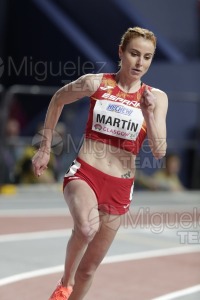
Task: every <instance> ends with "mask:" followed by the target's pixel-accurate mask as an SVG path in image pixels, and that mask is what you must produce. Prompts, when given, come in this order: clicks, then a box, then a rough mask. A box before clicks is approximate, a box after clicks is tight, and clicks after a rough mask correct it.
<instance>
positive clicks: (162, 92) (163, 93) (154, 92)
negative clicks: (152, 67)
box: [151, 87, 167, 98]
mask: <svg viewBox="0 0 200 300" xmlns="http://www.w3.org/2000/svg"><path fill="white" fill-rule="evenodd" d="M151 91H152V93H153V94H155V95H156V96H161V97H164V98H167V94H166V93H165V92H164V91H162V90H160V89H158V88H155V87H151Z"/></svg>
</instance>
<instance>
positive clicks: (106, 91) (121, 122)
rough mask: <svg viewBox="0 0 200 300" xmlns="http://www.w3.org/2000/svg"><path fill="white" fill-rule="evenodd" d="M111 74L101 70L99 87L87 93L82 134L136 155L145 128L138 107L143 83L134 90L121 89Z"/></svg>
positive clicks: (145, 130)
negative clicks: (129, 91)
mask: <svg viewBox="0 0 200 300" xmlns="http://www.w3.org/2000/svg"><path fill="white" fill-rule="evenodd" d="M115 76H116V74H104V75H103V77H102V81H101V84H100V86H99V88H98V89H97V91H96V92H95V93H94V94H93V95H92V96H91V97H90V109H89V116H88V121H87V125H86V130H85V138H87V139H92V140H97V141H99V142H102V143H105V144H109V145H112V146H115V147H117V148H121V149H124V150H126V151H128V152H131V153H133V154H135V155H136V154H138V152H139V150H140V148H141V146H142V143H143V141H144V139H145V137H146V132H147V129H146V123H145V121H144V117H143V114H142V111H141V109H140V99H141V96H142V94H143V92H144V89H145V86H146V85H145V84H142V85H141V87H140V89H139V90H138V91H137V92H135V93H125V92H123V91H122V90H121V89H120V88H119V87H118V86H117V83H116V80H115ZM147 87H148V89H151V87H149V86H147Z"/></svg>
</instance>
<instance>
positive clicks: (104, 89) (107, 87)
mask: <svg viewBox="0 0 200 300" xmlns="http://www.w3.org/2000/svg"><path fill="white" fill-rule="evenodd" d="M100 89H101V90H102V91H106V90H109V89H114V86H110V85H108V86H101V87H100Z"/></svg>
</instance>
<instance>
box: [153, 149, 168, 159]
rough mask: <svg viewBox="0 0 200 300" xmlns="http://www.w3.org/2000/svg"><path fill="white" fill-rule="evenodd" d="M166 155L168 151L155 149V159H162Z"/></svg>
mask: <svg viewBox="0 0 200 300" xmlns="http://www.w3.org/2000/svg"><path fill="white" fill-rule="evenodd" d="M165 155H166V151H162V152H160V151H159V152H156V151H153V156H154V158H155V159H157V160H158V159H162V158H163V157H164V156H165Z"/></svg>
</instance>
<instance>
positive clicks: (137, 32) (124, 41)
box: [119, 27, 156, 51]
mask: <svg viewBox="0 0 200 300" xmlns="http://www.w3.org/2000/svg"><path fill="white" fill-rule="evenodd" d="M137 37H143V38H144V39H146V40H149V41H152V43H153V45H154V47H155V49H156V36H155V35H154V33H153V32H152V31H150V30H148V29H144V28H141V27H132V28H131V27H130V28H128V29H127V31H126V32H125V33H124V34H123V36H122V38H121V43H120V45H119V46H120V47H121V49H122V51H125V50H126V47H127V45H128V43H129V42H130V41H131V40H132V39H134V38H137Z"/></svg>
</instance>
